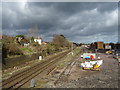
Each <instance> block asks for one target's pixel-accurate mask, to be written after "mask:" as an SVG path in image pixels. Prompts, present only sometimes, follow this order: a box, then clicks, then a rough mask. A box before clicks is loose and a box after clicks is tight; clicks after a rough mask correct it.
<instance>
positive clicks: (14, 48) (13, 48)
mask: <svg viewBox="0 0 120 90" xmlns="http://www.w3.org/2000/svg"><path fill="white" fill-rule="evenodd" d="M3 51H4V52H3V54H7V55H23V52H22V51H21V50H20V49H19V45H18V44H13V43H10V44H3ZM5 56H6V55H5Z"/></svg>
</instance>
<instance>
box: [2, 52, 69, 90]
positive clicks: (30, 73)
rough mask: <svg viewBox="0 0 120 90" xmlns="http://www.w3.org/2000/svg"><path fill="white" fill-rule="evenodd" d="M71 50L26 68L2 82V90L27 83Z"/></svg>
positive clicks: (15, 87)
mask: <svg viewBox="0 0 120 90" xmlns="http://www.w3.org/2000/svg"><path fill="white" fill-rule="evenodd" d="M70 51H71V50H67V51H65V52H63V53H61V54H58V55H56V56H54V57H52V58H49V60H45V61H43V62H41V63H39V64H37V65H34V66H33V67H31V68H28V69H26V70H24V71H22V72H20V73H17V74H15V75H13V76H11V77H10V78H9V79H6V80H3V81H2V88H6V89H18V88H20V87H21V86H23V85H24V84H25V83H27V82H28V81H29V80H31V79H32V78H34V77H35V76H37V75H38V74H40V73H41V72H43V71H44V70H46V69H47V68H48V67H50V66H51V65H54V64H55V63H57V62H58V60H60V59H61V58H63V57H65V56H66V55H67V54H68V53H69V52H70Z"/></svg>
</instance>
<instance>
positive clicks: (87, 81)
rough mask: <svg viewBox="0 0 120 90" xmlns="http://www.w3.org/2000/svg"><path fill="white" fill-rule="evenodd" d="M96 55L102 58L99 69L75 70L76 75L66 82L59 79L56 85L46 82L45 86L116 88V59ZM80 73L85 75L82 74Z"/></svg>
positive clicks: (109, 56)
mask: <svg viewBox="0 0 120 90" xmlns="http://www.w3.org/2000/svg"><path fill="white" fill-rule="evenodd" d="M98 56H100V57H101V59H102V60H103V64H102V66H100V69H101V70H100V71H89V70H88V71H84V70H82V69H81V71H79V70H78V72H76V73H77V75H78V76H77V77H76V78H73V79H70V80H69V81H68V82H62V81H61V82H60V83H58V84H57V85H56V86H55V85H49V84H47V85H45V88H118V61H117V60H116V59H113V58H112V56H111V55H105V54H99V55H98ZM73 70H74V69H73ZM94 72H95V73H94ZM96 72H98V73H96ZM82 73H85V74H86V75H85V74H83V75H82ZM72 74H75V73H71V75H72Z"/></svg>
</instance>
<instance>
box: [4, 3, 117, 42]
mask: <svg viewBox="0 0 120 90" xmlns="http://www.w3.org/2000/svg"><path fill="white" fill-rule="evenodd" d="M36 24H37V25H38V27H39V34H40V36H41V37H42V38H43V40H44V41H51V40H52V37H53V34H63V35H64V36H65V37H66V38H67V39H68V40H70V41H73V42H76V43H91V42H95V41H104V42H117V41H118V3H113V2H111V3H110V2H106V3H105V2H101V3H100V2H90V3H87V2H76V3H75V2H72V3H70V2H66V3H65V2H56V3H55V2H51V3H48V2H45V3H43V2H36V3H34V2H17V3H15V2H14V3H13V2H4V3H2V30H3V34H8V35H17V34H25V35H26V34H27V31H28V29H29V28H32V27H34V26H35V25H36Z"/></svg>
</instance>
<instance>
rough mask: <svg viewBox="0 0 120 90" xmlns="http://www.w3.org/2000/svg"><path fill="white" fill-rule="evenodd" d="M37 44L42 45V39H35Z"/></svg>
mask: <svg viewBox="0 0 120 90" xmlns="http://www.w3.org/2000/svg"><path fill="white" fill-rule="evenodd" d="M34 41H35V42H38V44H40V45H41V44H42V39H40V38H38V39H34Z"/></svg>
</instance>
